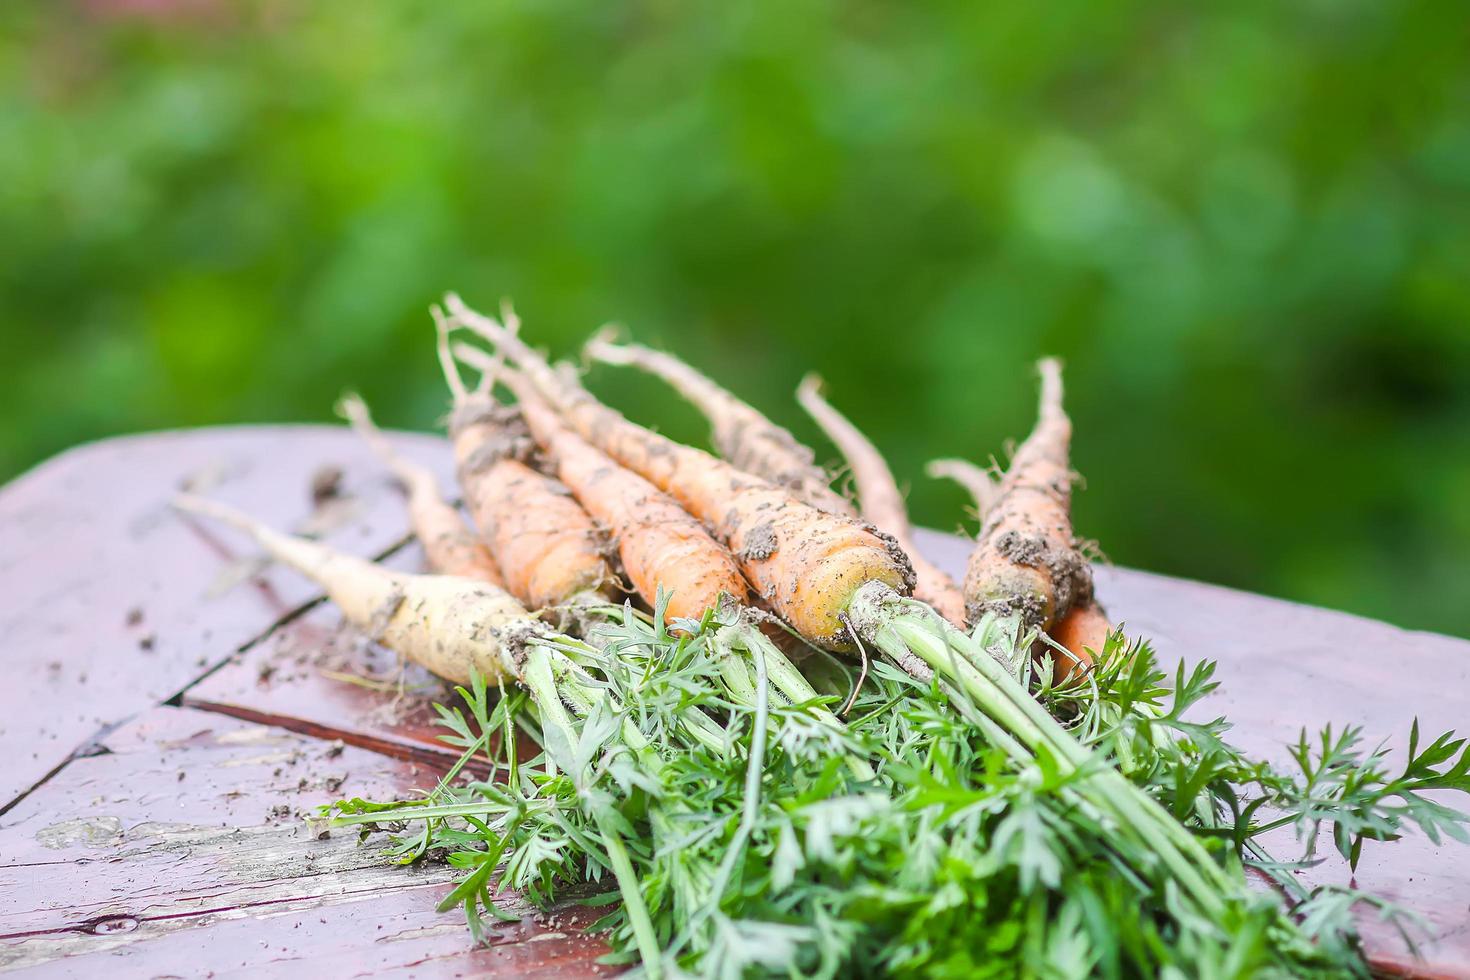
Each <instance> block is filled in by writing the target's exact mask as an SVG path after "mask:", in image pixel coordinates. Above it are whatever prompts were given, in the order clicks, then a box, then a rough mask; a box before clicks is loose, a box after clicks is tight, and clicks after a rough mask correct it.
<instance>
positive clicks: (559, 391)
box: [447, 296, 913, 650]
mask: <svg viewBox="0 0 1470 980" xmlns="http://www.w3.org/2000/svg"><path fill="white" fill-rule="evenodd" d="M447 302H448V305H449V308H450V310H451V312H452V313H453V314H454V316H455V318H456V320H457V321H458V322H459V323H461V324H463V325H465V326H468V327H470V328H471V329H473V330H474V331H475V332H477V333H480V334H481V335H482V336H484V337H485V338H486V339H488V340H489V341H490V342H491V343H492V344H495V345H496V346H497V347H498V348H499V349H500V350H501V352H502V353H504V354H506V355H508V356H509V357H510V358H511V359H512V360H514V361H515V362H516V363H517V364H518V366H519V367H520V368H521V369H522V370H523V371H524V372H525V374H526V375H527V377H528V378H529V379H530V380H531V382H532V383H533V384H535V385H536V387H537V389H538V391H539V392H540V393H541V395H542V396H543V397H545V398H546V399H547V400H548V401H549V402H550V403H551V404H552V405H554V406H555V407H556V409H557V410H558V411H559V412H560V413H561V414H562V416H563V417H564V418H565V419H566V420H567V421H568V423H569V424H570V425H571V426H572V428H573V429H575V430H576V431H577V432H578V433H579V434H580V435H581V436H582V437H583V438H584V439H586V440H587V441H588V442H590V443H592V444H593V445H594V446H597V447H598V448H599V449H600V450H602V451H603V452H604V453H606V454H607V455H608V456H610V457H612V458H613V459H614V460H616V461H617V462H619V463H620V464H622V465H623V466H626V467H627V468H629V469H631V470H633V471H634V472H635V473H638V474H639V475H641V476H642V477H644V478H645V479H646V480H648V481H649V482H650V483H652V484H653V485H654V486H656V487H658V488H659V489H661V490H663V491H664V492H666V493H668V494H669V495H671V496H672V497H673V498H674V499H675V500H677V501H678V502H679V504H680V505H681V506H683V508H684V509H685V510H687V511H688V512H689V513H691V514H693V515H695V516H696V517H698V518H699V519H701V520H702V521H704V522H705V524H706V525H707V526H708V527H709V528H710V530H711V532H712V533H713V535H714V537H715V538H716V539H717V540H719V541H720V542H722V543H723V544H724V545H725V546H726V547H727V548H728V549H729V550H730V551H731V552H732V553H733V554H734V555H735V556H736V558H737V559H739V561H740V564H741V570H742V571H743V572H744V573H745V577H746V579H747V580H748V581H749V582H750V583H751V584H752V585H753V586H754V587H755V590H756V591H757V592H758V593H759V594H760V595H761V596H762V597H763V598H764V599H765V600H766V601H768V602H769V603H770V604H771V607H772V608H773V609H774V610H775V611H776V612H777V614H778V615H780V616H781V617H782V618H783V619H785V620H786V622H787V623H789V624H790V625H791V626H792V627H793V628H794V629H796V630H797V632H799V633H801V635H802V636H804V637H806V638H807V639H808V640H809V641H811V642H813V643H816V644H817V645H819V646H825V647H827V648H829V649H837V650H847V649H852V647H853V639H852V637H851V636H849V634H848V631H847V628H846V625H845V624H844V622H843V621H842V616H843V614H844V613H845V611H846V608H847V606H848V604H849V602H850V601H851V600H852V597H853V595H854V594H855V593H856V591H857V589H858V588H859V587H860V586H861V585H863V584H864V583H866V582H872V581H878V582H883V583H885V584H887V585H888V586H889V587H891V588H892V589H894V590H896V591H898V592H900V593H901V594H903V595H907V594H909V593H910V592H911V591H912V589H913V569H912V566H911V565H910V564H909V562H908V559H907V557H906V556H905V555H904V554H903V552H902V550H901V549H898V548H897V546H896V545H894V544H893V543H892V541H891V539H890V540H888V541H885V540H884V539H883V538H882V537H880V536H878V535H876V534H874V533H873V532H872V531H870V530H868V529H867V528H865V527H864V526H862V525H861V524H859V523H858V522H857V521H855V520H852V519H850V518H843V517H839V516H837V515H833V514H829V513H826V512H824V511H820V510H818V509H816V508H815V507H812V506H810V505H808V504H804V503H802V502H800V501H798V500H796V499H794V498H793V497H792V496H791V494H790V492H789V491H788V490H786V489H784V488H782V487H778V486H776V485H774V484H772V483H770V482H768V481H766V480H763V479H760V478H759V477H756V476H753V475H751V474H748V473H745V472H743V471H741V470H739V469H738V468H736V467H735V466H734V465H732V464H731V463H728V462H726V461H724V460H721V459H716V458H714V457H712V456H710V455H709V454H708V453H705V452H702V451H700V450H697V449H692V448H690V447H688V446H683V445H680V444H679V443H676V442H673V441H672V440H670V439H667V438H665V437H663V436H660V435H658V434H657V433H654V432H651V431H649V430H648V429H645V428H643V427H642V426H639V425H636V424H634V423H633V422H630V421H629V420H627V419H626V418H624V417H623V416H622V415H621V414H619V413H618V412H616V411H614V410H613V409H611V408H608V407H607V406H605V405H603V404H602V403H601V402H598V401H597V400H596V399H595V398H593V397H592V395H591V394H590V393H588V392H587V391H586V389H584V388H582V387H581V385H580V384H577V383H576V382H575V381H573V380H571V379H569V378H568V377H567V376H566V374H565V372H558V371H557V370H555V369H554V368H552V367H551V365H550V364H548V363H547V362H546V360H545V359H544V358H543V357H541V356H540V355H539V354H537V353H536V352H535V351H533V350H532V349H531V348H530V347H529V346H527V345H526V344H525V342H524V341H522V340H521V339H520V337H519V336H518V335H517V332H516V331H515V330H514V329H510V328H508V327H507V326H506V325H503V324H501V323H500V322H498V321H496V320H493V319H491V318H489V317H486V316H484V315H482V314H478V313H475V312H474V311H473V310H470V309H469V308H468V307H466V306H465V305H464V304H463V303H462V302H460V301H459V299H458V297H454V296H451V297H449V298H448V301H447ZM752 536H754V537H753V538H752ZM751 545H754V549H753V551H748V549H749V548H750V546H751ZM757 554H759V555H764V556H765V557H762V558H757V557H754V555H757Z"/></svg>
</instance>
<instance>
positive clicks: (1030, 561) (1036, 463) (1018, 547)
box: [965, 358, 1092, 630]
mask: <svg viewBox="0 0 1470 980" xmlns="http://www.w3.org/2000/svg"><path fill="white" fill-rule="evenodd" d="M1040 370H1041V400H1040V412H1039V418H1038V419H1037V422H1036V427H1035V429H1033V430H1032V432H1031V435H1030V436H1028V437H1027V438H1026V441H1025V442H1023V443H1021V445H1020V447H1018V448H1017V450H1016V455H1015V457H1014V458H1013V459H1012V460H1011V466H1010V469H1009V470H1007V471H1006V474H1005V477H1004V478H1003V479H1002V480H1001V483H1000V489H999V491H998V493H997V495H996V500H995V503H994V505H993V506H991V507H990V508H989V510H988V511H987V512H986V515H985V520H984V523H983V524H982V525H981V529H980V537H979V539H978V540H977V542H976V545H975V551H974V552H973V553H972V554H971V556H970V566H969V569H968V571H967V573H966V575H965V598H966V602H967V612H968V613H969V617H970V621H971V622H976V621H978V620H979V619H980V618H981V617H982V616H984V615H985V614H986V613H990V612H993V613H998V614H1001V615H1010V614H1019V615H1020V618H1021V623H1022V625H1023V626H1024V627H1026V628H1028V629H1029V628H1032V627H1040V628H1041V629H1044V630H1050V629H1051V627H1052V626H1053V625H1054V624H1055V623H1056V621H1057V619H1058V618H1059V617H1060V616H1062V615H1065V614H1066V612H1067V610H1068V609H1070V608H1072V606H1073V604H1074V603H1084V602H1087V601H1088V600H1089V599H1090V598H1091V597H1092V572H1091V569H1090V568H1089V567H1088V564H1087V561H1086V559H1085V558H1084V557H1083V556H1082V554H1081V552H1080V551H1079V550H1078V548H1077V544H1076V542H1075V541H1074V540H1073V537H1072V518H1071V512H1070V511H1071V503H1072V471H1071V468H1070V467H1069V465H1068V447H1069V444H1070V443H1071V439H1072V423H1071V420H1070V419H1068V418H1067V414H1066V412H1064V411H1063V410H1062V373H1061V365H1060V364H1059V363H1058V362H1057V361H1056V360H1054V359H1051V358H1048V359H1046V360H1044V361H1042V362H1041V364H1040Z"/></svg>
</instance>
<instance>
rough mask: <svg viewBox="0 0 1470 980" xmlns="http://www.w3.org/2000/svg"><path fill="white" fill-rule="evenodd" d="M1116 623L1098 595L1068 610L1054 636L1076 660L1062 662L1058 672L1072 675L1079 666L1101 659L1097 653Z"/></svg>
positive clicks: (1089, 664)
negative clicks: (1100, 602) (1113, 622)
mask: <svg viewBox="0 0 1470 980" xmlns="http://www.w3.org/2000/svg"><path fill="white" fill-rule="evenodd" d="M1112 631H1113V624H1112V623H1110V622H1109V621H1108V616H1107V613H1105V612H1104V611H1103V608H1102V606H1100V605H1098V603H1097V600H1096V599H1091V600H1088V601H1087V602H1083V603H1080V604H1078V605H1074V606H1073V607H1072V608H1071V609H1069V610H1067V614H1066V615H1065V616H1063V617H1062V618H1061V619H1060V620H1058V621H1057V624H1056V625H1055V626H1053V627H1052V630H1051V638H1052V639H1053V640H1055V641H1056V642H1057V643H1059V644H1061V646H1062V647H1064V648H1065V649H1066V650H1067V652H1068V653H1070V654H1071V655H1072V656H1073V657H1074V658H1075V661H1074V663H1072V664H1059V665H1058V669H1057V676H1058V677H1059V678H1062V679H1066V678H1068V677H1071V676H1072V674H1073V673H1074V671H1075V669H1076V668H1077V667H1081V668H1086V667H1089V666H1091V665H1092V664H1094V663H1096V662H1097V657H1098V655H1099V654H1101V653H1102V651H1103V645H1104V644H1105V643H1107V639H1108V634H1109V633H1111V632H1112Z"/></svg>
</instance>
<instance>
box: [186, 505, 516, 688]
mask: <svg viewBox="0 0 1470 980" xmlns="http://www.w3.org/2000/svg"><path fill="white" fill-rule="evenodd" d="M174 507H175V508H177V509H178V510H181V511H184V512H186V513H190V514H199V515H202V516H204V517H208V518H211V519H212V520H217V521H220V522H222V523H225V524H229V525H230V526H232V527H235V528H237V529H238V530H240V531H243V532H244V533H245V534H247V535H249V536H250V537H251V538H252V539H254V540H255V542H256V543H257V544H259V545H260V546H261V547H262V548H264V549H265V550H266V552H267V553H269V554H270V555H271V557H273V558H275V559H276V560H277V561H280V562H282V563H283V564H285V565H289V566H290V567H292V568H294V569H296V570H297V571H298V572H300V573H301V574H303V575H305V576H306V577H307V578H309V579H311V580H312V581H314V582H316V583H317V584H318V585H320V586H321V587H322V588H323V589H325V590H326V592H327V595H328V596H329V597H330V598H331V600H332V602H334V603H336V605H337V606H338V608H340V609H341V610H342V615H343V616H345V617H346V618H347V620H348V621H349V622H351V623H353V624H354V625H356V626H357V627H359V628H360V629H363V630H365V631H366V632H367V633H368V634H369V635H371V636H372V638H373V639H375V640H377V641H378V642H380V643H382V644H383V645H384V646H386V647H388V648H389V649H390V650H394V651H396V652H397V653H399V654H401V655H402V656H404V657H406V658H407V659H409V660H412V661H413V662H415V663H417V664H419V665H420V666H423V667H426V668H427V669H429V670H430V671H432V672H434V673H435V674H438V675H439V676H440V677H443V678H445V679H446V680H450V681H453V682H454V683H456V684H468V683H470V675H471V673H472V672H476V673H478V674H480V676H482V677H484V678H485V679H486V680H487V681H489V682H490V683H491V684H494V683H496V682H497V681H499V680H501V679H502V678H513V677H514V676H515V675H516V672H517V666H516V657H517V656H518V655H519V651H520V650H521V649H522V648H523V646H524V643H525V641H526V640H529V639H530V638H532V637H533V636H535V635H536V634H537V633H538V631H539V630H540V625H539V624H538V623H536V622H535V621H534V620H533V619H532V618H531V617H530V615H529V614H528V613H527V612H526V610H525V608H524V607H522V606H521V605H520V604H519V603H517V602H516V601H515V600H514V599H513V598H511V597H510V596H509V595H507V594H506V593H505V591H504V590H502V589H499V588H497V587H496V586H493V585H491V584H489V583H488V582H484V581H477V580H475V579H469V578H462V577H460V576H455V575H409V574H405V573H403V572H395V571H391V570H389V569H387V568H384V567H383V566H381V565H375V564H373V563H372V562H370V561H364V560H363V559H361V558H356V557H354V556H352V555H347V554H343V553H342V552H340V551H337V550H335V549H333V548H329V547H327V546H326V545H323V544H319V543H318V542H315V541H309V540H307V539H306V538H298V537H294V536H292V535H289V534H281V533H280V532H278V531H274V530H272V529H270V528H268V527H266V526H265V525H263V524H261V523H260V522H259V521H257V520H255V519H254V518H252V517H249V516H248V515H246V514H243V513H241V512H240V511H237V510H235V509H234V508H232V507H227V506H225V505H224V504H221V503H217V502H215V501H213V500H206V499H204V498H201V497H196V496H193V495H190V494H182V495H180V496H178V497H176V498H175V499H174Z"/></svg>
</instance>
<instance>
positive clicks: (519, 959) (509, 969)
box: [0, 707, 606, 976]
mask: <svg viewBox="0 0 1470 980" xmlns="http://www.w3.org/2000/svg"><path fill="white" fill-rule="evenodd" d="M103 746H104V749H105V751H104V752H103V753H102V754H99V755H95V756H91V757H87V758H80V759H76V760H73V761H72V762H71V763H70V764H68V765H67V766H66V767H65V768H64V769H63V770H62V772H61V773H59V774H58V775H57V776H56V777H55V778H53V779H51V780H48V781H47V782H46V784H45V785H43V786H42V787H40V788H39V789H37V790H36V791H35V792H34V793H32V794H30V795H29V796H28V797H27V798H26V799H25V800H23V801H22V802H21V803H20V805H18V806H17V807H16V808H15V809H14V810H12V812H11V813H10V814H9V815H8V816H7V818H6V820H5V822H4V826H3V827H0V855H3V856H4V857H3V864H0V969H18V968H22V967H26V968H30V969H31V970H32V971H33V972H34V973H35V974H36V975H40V976H49V975H56V976H81V975H95V974H97V973H103V974H106V973H108V972H114V971H118V970H123V971H125V972H126V973H128V974H129V975H148V976H156V975H179V976H185V975H197V974H199V973H201V972H203V971H205V970H208V971H212V972H213V973H214V974H215V975H216V976H218V975H221V974H231V973H255V974H259V973H260V972H261V971H268V970H278V969H285V968H290V969H301V970H308V969H309V970H313V971H316V972H317V973H318V975H325V976H345V975H351V974H356V973H360V972H364V971H372V972H379V973H381V972H387V973H390V974H391V973H394V972H404V973H409V972H411V973H412V974H413V975H415V976H440V975H445V976H447V975H460V974H463V973H465V972H475V973H490V974H496V975H505V976H520V975H525V974H526V973H527V972H530V971H536V972H538V973H541V974H543V975H549V976H550V975H566V976H585V975H588V974H590V973H592V972H595V970H596V965H595V963H594V962H593V961H594V960H595V958H596V957H597V956H599V955H601V954H602V953H604V952H605V951H606V949H605V947H604V946H602V944H601V943H600V942H599V941H597V940H596V939H595V938H592V937H588V936H586V935H584V934H583V933H582V932H581V929H582V928H583V927H584V926H585V925H586V924H587V923H588V922H589V921H590V920H591V919H593V918H595V913H594V912H593V911H592V910H588V909H583V908H580V907H572V908H565V909H559V910H556V911H555V912H553V913H551V914H549V915H547V916H541V917H534V918H527V919H526V920H524V921H523V922H521V923H516V924H511V925H506V926H500V927H497V930H496V931H495V932H494V933H493V938H492V945H490V946H489V947H488V948H484V949H472V948H471V946H470V943H469V942H468V938H467V934H466V933H465V929H464V923H463V917H462V916H461V915H460V913H459V911H458V910H454V911H452V912H448V913H438V912H435V911H434V906H435V905H436V903H437V902H438V901H439V900H440V898H442V896H443V894H444V892H445V890H446V888H447V887H448V885H447V883H448V881H449V880H450V878H451V877H452V876H451V874H450V872H449V869H448V868H446V867H445V866H442V865H433V864H428V865H423V866H415V867H413V868H402V867H398V866H394V865H391V864H388V863H386V862H385V861H384V860H383V859H382V857H381V856H380V852H381V845H382V843H383V841H384V839H385V838H384V837H383V836H382V835H375V836H374V837H372V838H370V839H369V840H367V841H366V842H365V843H359V839H358V835H357V834H355V833H343V832H340V831H339V832H334V833H332V834H330V835H323V834H322V833H321V830H322V828H321V827H320V826H319V825H314V824H312V823H311V822H309V821H308V820H307V819H305V818H306V817H308V816H311V815H313V814H314V813H315V811H316V808H317V807H318V806H320V805H322V804H324V803H328V802H330V801H332V800H334V799H337V798H338V797H339V796H341V795H342V794H351V795H362V796H367V797H377V798H389V797H398V796H401V795H403V794H406V793H408V792H410V791H411V790H412V789H413V788H414V787H416V786H422V785H425V784H428V783H432V781H433V780H434V779H435V778H436V776H437V775H438V774H437V773H436V772H434V771H430V770H427V769H424V768H421V767H419V766H418V765H417V764H415V763H410V762H404V761H401V760H396V759H391V758H388V757H386V756H382V755H378V754H376V753H372V752H367V751H364V750H361V749H358V748H355V747H351V746H343V745H341V744H340V743H332V742H326V741H321V740H317V739H311V738H308V737H303V736H300V735H296V734H292V733H290V732H286V731H283V730H281V729H278V728H271V727H268V726H259V725H252V724H249V723H246V722H242V721H238V720H235V719H231V718H227V717H224V716H222V715H215V714H209V713H205V712H200V711H196V710H193V709H189V708H172V707H161V708H157V709H154V710H152V711H150V712H148V713H146V714H145V715H143V716H142V717H141V718H140V719H138V720H137V721H135V722H133V723H131V724H129V725H127V726H125V727H124V728H122V729H120V730H118V731H117V732H114V733H113V734H112V735H110V736H109V737H108V738H107V739H106V740H105V742H104V743H103ZM507 904H508V905H509V906H510V907H511V908H513V909H516V910H518V911H525V912H529V911H530V910H529V909H528V908H527V907H526V906H524V905H523V904H520V903H518V902H516V901H515V900H514V899H512V900H511V901H510V902H508V903H507Z"/></svg>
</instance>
